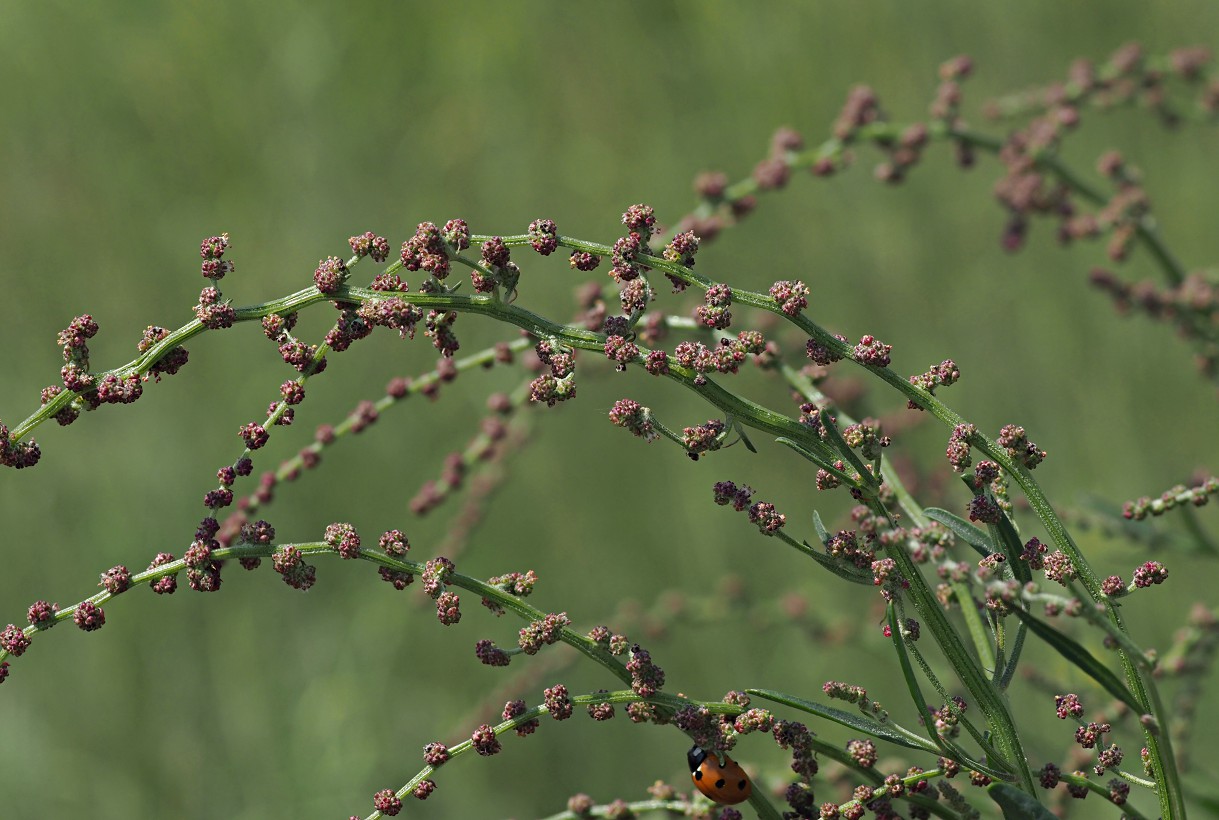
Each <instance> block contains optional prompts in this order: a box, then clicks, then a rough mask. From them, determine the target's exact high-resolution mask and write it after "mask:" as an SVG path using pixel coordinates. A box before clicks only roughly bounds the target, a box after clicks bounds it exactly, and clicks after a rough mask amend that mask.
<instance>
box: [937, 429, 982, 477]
mask: <svg viewBox="0 0 1219 820" xmlns="http://www.w3.org/2000/svg"><path fill="white" fill-rule="evenodd" d="M975 433H977V428H976V427H974V425H972V424H958V425H957V426H956V427H953V428H952V435H950V436H949V437H948V450H947V451H946V453H945V455H947V456H948V463H949V464H950V465H952V469H953V472H956V473H963V472H965V470H967V469H968V468H969V465H970V464H971V463H972V461H973V457H972V456H971V455H970V452H969V439H970V438H971V437H972V436H973V435H974V434H975Z"/></svg>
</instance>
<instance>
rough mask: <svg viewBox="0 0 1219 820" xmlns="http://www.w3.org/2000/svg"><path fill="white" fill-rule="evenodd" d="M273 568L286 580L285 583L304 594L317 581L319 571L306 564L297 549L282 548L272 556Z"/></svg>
mask: <svg viewBox="0 0 1219 820" xmlns="http://www.w3.org/2000/svg"><path fill="white" fill-rule="evenodd" d="M271 566H272V567H273V568H274V569H275V571H276V572H278V573H279V574H280V576H281V577H283V579H284V583H285V584H287V585H288V586H290V587H292V588H293V589H299V590H301V591H302V592H304V591H305V590H307V589H309V587H311V586H313V583H314V581H316V580H317V569H316V568H315V567H314V566H312V565H311V564H306V563H305V560H304V556H303V555H302V554H301V551H300V550H299V549H297V548H296V547H291V546H282V547H279V548H277V549H276V550H275V552H274V553H272V554H271Z"/></svg>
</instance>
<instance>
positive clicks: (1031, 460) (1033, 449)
mask: <svg viewBox="0 0 1219 820" xmlns="http://www.w3.org/2000/svg"><path fill="white" fill-rule="evenodd" d="M996 442H997V443H998V445H999V446H1000V447H1003V448H1004V449H1006V450H1007V454H1008V455H1009V456H1011V457H1012V458H1013V459H1014V460H1015V461H1016V462H1017V463H1019V464H1022V465H1024V467H1025V469H1028V470H1032V469H1034V468H1035V467H1036V466H1037V465H1038V464H1040V463H1041V462H1042V461H1044V460H1045V457H1046V455H1047V454H1046V451H1045V450H1039V449H1038V448H1037V445H1036V444H1034V443H1033V442H1031V441H1029V439H1028V436H1026V435H1025V433H1024V428H1023V427H1021V426H1019V425H1016V424H1007V425H1004V427H1003V428H1002V429H1001V430H1000V431H999V437H998V438H997V439H996Z"/></svg>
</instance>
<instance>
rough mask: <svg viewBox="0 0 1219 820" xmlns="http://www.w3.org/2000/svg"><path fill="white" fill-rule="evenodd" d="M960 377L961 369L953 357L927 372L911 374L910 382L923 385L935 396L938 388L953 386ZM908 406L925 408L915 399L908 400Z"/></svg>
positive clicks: (916, 385) (922, 386)
mask: <svg viewBox="0 0 1219 820" xmlns="http://www.w3.org/2000/svg"><path fill="white" fill-rule="evenodd" d="M960 378H961V371H960V369H959V368H958V367H957V363H956V362H954V361H953V360H952V359H945V360H944V361H942V362H940V363H939V364H937V365H932V366H931V367H930V368H928V369H927V370H926V371H925V372H923V373H919V374H917V375H914V376H911V377H910V383H911V384H912V385H914V386H915V387H921V388H922V389H924V390H926V391H927V392H928V393H930V394H931V395H933V396H934V395H935V391H936V388H938V387H951V386H952V385H954V384H956V383H957V381H958V380H960ZM906 406H907V407H908V408H910V409H911V410H921V409H923V408H922V407H921V406H919V405H918V404H917V403H916V402H914V401H909V402H907V404H906Z"/></svg>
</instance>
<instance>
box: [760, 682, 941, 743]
mask: <svg viewBox="0 0 1219 820" xmlns="http://www.w3.org/2000/svg"><path fill="white" fill-rule="evenodd" d="M745 693H746V694H748V695H756V696H757V697H760V698H764V699H766V700H771V701H774V702H775V703H782V704H783V705H784V706H790V707H792V708H793V709H799V710H800V711H801V712H808V713H809V714H810V715H816V716H817V717H820V718H825V719H826V720H829V721H833V722H834V723H838V724H841V725H842V726H846V727H848V728H851V729H855V730H856V731H859V732H863V733H864V734H868V735H871V736H872V737H875V738H877V739H879V740H887V741H889V742H890V743H895V744H897V745H898V746H905V747H906V748H907V749H918V750H920V751H924V752H930V753H932V754H939V752H940V750H939V749H938V748H936V746H935V745H934V744H933V743H930V742H928V741H924V740H922V739H921V738H918V736H917V735H915V736H911V735H906V734H903V733H902V732H899V731H897V730H896V729H893V728H891V727H889V726H886V725H885V724H883V723H876V722H875V721H872V720H869V719H868V718H866V717H864V716H863V715H858V714H854V713H852V712H844V711H842V710H841V709H834V708H833V707H830V706H822V705H821V704H819V703H813V702H812V701H808V700H804V699H803V698H798V697H796V696H795V695H789V694H787V693H786V692H776V691H774V690H772V689H746V690H745Z"/></svg>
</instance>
